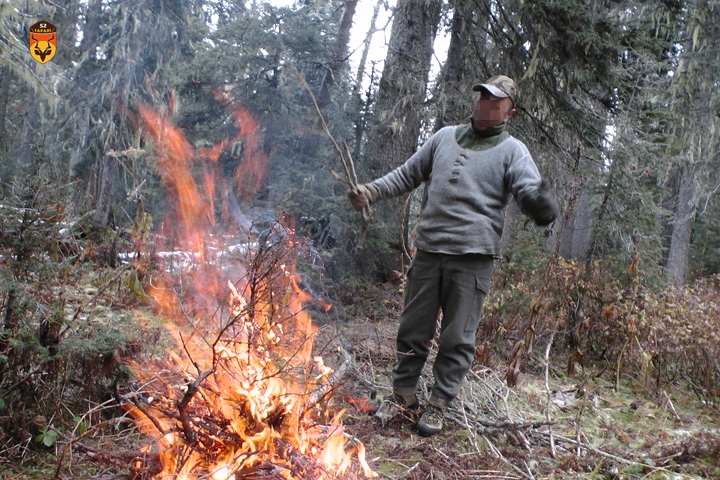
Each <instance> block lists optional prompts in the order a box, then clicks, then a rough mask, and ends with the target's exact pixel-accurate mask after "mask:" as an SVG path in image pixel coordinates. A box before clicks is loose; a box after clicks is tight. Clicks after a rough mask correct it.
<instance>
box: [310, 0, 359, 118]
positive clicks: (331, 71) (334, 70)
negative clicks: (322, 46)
mask: <svg viewBox="0 0 720 480" xmlns="http://www.w3.org/2000/svg"><path fill="white" fill-rule="evenodd" d="M357 2H358V0H349V1H347V2H345V10H343V16H342V19H341V20H340V27H339V28H338V33H337V38H336V41H335V45H334V47H333V56H334V57H335V58H333V59H332V61H331V62H330V66H329V68H327V69H326V70H325V75H324V76H323V81H322V86H321V87H320V95H319V96H318V106H319V107H320V108H325V107H327V106H328V105H330V101H331V100H332V95H331V93H330V89H331V88H332V87H333V85H335V77H337V76H338V75H339V74H340V72H341V71H342V68H343V66H344V65H345V64H346V62H347V54H348V42H349V41H350V29H351V28H352V22H353V16H354V15H355V7H357Z"/></svg>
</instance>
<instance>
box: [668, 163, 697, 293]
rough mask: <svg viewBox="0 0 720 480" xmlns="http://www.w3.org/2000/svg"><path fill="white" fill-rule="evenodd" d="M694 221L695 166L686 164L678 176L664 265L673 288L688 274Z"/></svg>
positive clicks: (680, 283)
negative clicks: (678, 184) (672, 218)
mask: <svg viewBox="0 0 720 480" xmlns="http://www.w3.org/2000/svg"><path fill="white" fill-rule="evenodd" d="M694 220H695V166H694V164H692V163H690V162H686V163H685V164H684V165H683V167H682V172H681V174H680V190H679V191H678V196H677V204H676V206H675V220H674V221H673V222H672V234H671V235H670V245H669V249H668V257H667V261H666V263H665V278H666V280H667V282H668V283H670V284H673V285H675V286H678V287H679V286H682V285H684V284H685V280H686V279H687V274H688V262H689V259H690V257H689V253H690V240H691V238H692V224H693V221H694Z"/></svg>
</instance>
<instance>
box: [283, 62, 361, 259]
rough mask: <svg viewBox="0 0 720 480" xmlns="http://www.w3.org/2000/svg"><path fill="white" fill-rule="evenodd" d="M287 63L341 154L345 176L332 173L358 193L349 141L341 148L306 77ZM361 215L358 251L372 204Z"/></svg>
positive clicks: (356, 247)
mask: <svg viewBox="0 0 720 480" xmlns="http://www.w3.org/2000/svg"><path fill="white" fill-rule="evenodd" d="M287 65H288V67H289V68H290V70H292V71H293V72H294V73H295V75H296V76H297V77H298V79H299V80H300V83H301V84H302V85H303V87H304V88H305V90H307V92H308V95H310V99H311V100H312V103H313V106H314V107H315V112H317V114H318V117H319V118H320V126H321V127H322V130H323V133H325V135H326V136H327V137H328V138H329V139H330V142H332V144H333V146H334V147H335V150H336V151H337V153H338V155H339V156H340V162H341V163H342V167H343V170H344V171H345V177H343V176H342V175H340V174H339V173H337V172H335V171H334V170H330V173H332V175H333V177H335V178H336V179H338V180H339V181H341V182H343V183H344V184H346V185H347V186H348V187H349V189H350V190H351V191H352V192H353V193H356V194H357V193H358V180H357V173H356V172H355V164H354V163H353V160H352V156H351V155H350V148H349V147H348V145H347V142H345V141H344V140H343V142H342V146H343V148H342V149H341V148H340V146H339V145H338V143H337V141H335V138H334V137H333V136H332V134H331V133H330V129H328V126H327V124H326V123H325V118H323V115H322V112H321V111H320V106H319V105H318V103H317V100H316V99H315V95H313V92H312V90H311V89H310V86H309V85H308V84H307V81H305V77H304V76H303V74H302V73H300V72H299V71H298V70H297V69H296V68H295V66H294V65H293V64H292V63H290V62H287ZM360 217H361V218H362V229H361V230H360V237H359V238H358V241H357V244H356V245H355V252H356V253H357V252H359V251H360V250H362V248H363V242H364V241H365V233H366V232H367V226H368V225H369V224H370V222H372V210H371V209H370V205H365V207H364V208H363V209H362V211H361V212H360Z"/></svg>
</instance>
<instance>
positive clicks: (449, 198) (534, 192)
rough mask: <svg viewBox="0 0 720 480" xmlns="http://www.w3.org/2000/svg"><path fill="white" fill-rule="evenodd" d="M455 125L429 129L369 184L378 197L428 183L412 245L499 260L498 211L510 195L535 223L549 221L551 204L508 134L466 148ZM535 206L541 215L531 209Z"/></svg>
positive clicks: (525, 152)
mask: <svg viewBox="0 0 720 480" xmlns="http://www.w3.org/2000/svg"><path fill="white" fill-rule="evenodd" d="M456 128H457V127H445V128H443V129H442V130H440V131H439V132H437V133H435V134H434V135H433V136H432V137H430V138H429V139H428V141H427V142H425V144H424V145H423V146H422V148H420V149H419V150H418V151H417V152H416V153H415V154H414V155H413V156H412V157H410V158H409V159H408V160H407V162H405V164H403V165H402V166H400V167H398V168H396V169H395V170H393V171H392V172H390V173H388V174H387V175H385V176H384V177H381V178H378V179H377V180H375V181H373V182H372V186H373V187H375V190H376V191H377V193H378V199H381V198H389V197H395V196H397V195H402V194H403V193H407V192H410V191H412V190H413V189H415V188H417V187H418V186H419V185H420V184H421V183H422V182H428V184H427V189H426V198H425V199H424V201H423V208H422V216H421V219H420V223H419V224H418V227H417V238H416V240H415V246H416V247H417V248H419V249H421V250H425V251H428V252H434V253H447V254H451V255H461V254H466V253H481V254H484V255H491V256H493V257H495V258H502V257H501V255H500V236H501V235H502V231H503V225H504V223H505V216H504V213H503V209H504V208H505V206H506V205H507V203H508V201H509V200H510V195H512V196H513V197H514V198H515V200H516V201H517V202H518V205H519V206H520V209H521V210H522V211H523V212H525V213H527V214H529V215H531V216H533V218H535V220H536V222H538V223H539V224H547V223H550V222H552V220H554V218H555V216H556V210H557V207H556V206H555V203H554V200H552V198H551V197H549V195H548V194H547V192H545V191H544V186H542V179H541V178H540V173H539V172H538V169H537V166H536V165H535V162H533V159H532V157H531V156H530V153H529V152H528V149H527V147H525V145H524V144H523V143H522V142H521V141H520V140H518V139H516V138H514V137H512V136H510V137H508V138H507V139H505V140H504V141H502V142H500V143H499V144H498V145H496V146H495V147H492V148H490V149H487V150H482V151H474V150H468V149H465V148H462V147H461V146H460V145H458V143H457V141H456V140H455V129H456ZM548 202H549V205H548ZM538 207H539V208H540V210H541V213H536V212H538ZM548 220H549V221H548Z"/></svg>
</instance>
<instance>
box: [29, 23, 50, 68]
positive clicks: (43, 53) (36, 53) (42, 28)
mask: <svg viewBox="0 0 720 480" xmlns="http://www.w3.org/2000/svg"><path fill="white" fill-rule="evenodd" d="M29 32H30V33H29V34H30V55H32V57H33V58H34V59H35V60H37V61H38V62H40V63H47V62H49V61H50V60H52V58H53V57H54V56H55V53H56V52H57V28H55V25H53V24H52V23H50V22H47V21H45V20H40V21H39V22H37V23H36V24H34V25H33V26H32V27H30V29H29Z"/></svg>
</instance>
